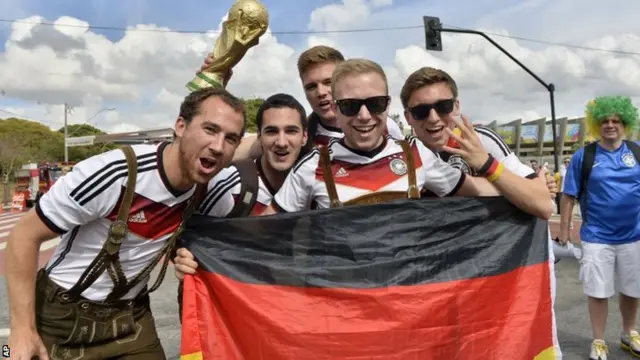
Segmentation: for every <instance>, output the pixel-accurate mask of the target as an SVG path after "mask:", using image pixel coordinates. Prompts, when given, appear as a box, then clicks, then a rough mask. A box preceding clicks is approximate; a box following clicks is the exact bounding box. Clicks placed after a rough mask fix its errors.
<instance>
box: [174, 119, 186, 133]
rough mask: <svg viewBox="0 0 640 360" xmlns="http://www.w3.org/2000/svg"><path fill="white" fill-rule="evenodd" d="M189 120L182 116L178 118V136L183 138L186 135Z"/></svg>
mask: <svg viewBox="0 0 640 360" xmlns="http://www.w3.org/2000/svg"><path fill="white" fill-rule="evenodd" d="M187 125H188V124H187V121H186V120H185V119H184V118H183V117H182V116H180V117H178V118H177V119H176V125H175V131H174V133H175V134H176V137H177V138H181V137H182V135H184V131H185V130H186V129H187Z"/></svg>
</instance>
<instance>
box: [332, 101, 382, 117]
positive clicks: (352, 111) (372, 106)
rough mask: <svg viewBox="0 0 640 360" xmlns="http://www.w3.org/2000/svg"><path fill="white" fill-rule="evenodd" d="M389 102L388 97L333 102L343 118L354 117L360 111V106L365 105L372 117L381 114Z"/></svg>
mask: <svg viewBox="0 0 640 360" xmlns="http://www.w3.org/2000/svg"><path fill="white" fill-rule="evenodd" d="M389 101H391V97H389V96H374V97H370V98H366V99H341V100H336V101H335V102H336V104H337V105H338V108H339V109H340V112H341V113H342V114H343V115H344V116H356V115H358V113H359V112H360V109H362V105H365V106H366V107H367V110H369V112H370V113H371V114H373V115H378V114H382V113H383V112H384V111H385V110H387V106H389Z"/></svg>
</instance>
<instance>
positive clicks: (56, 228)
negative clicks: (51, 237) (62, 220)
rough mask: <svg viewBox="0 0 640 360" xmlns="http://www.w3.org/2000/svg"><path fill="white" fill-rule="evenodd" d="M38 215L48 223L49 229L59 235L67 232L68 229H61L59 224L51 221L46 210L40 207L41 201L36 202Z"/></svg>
mask: <svg viewBox="0 0 640 360" xmlns="http://www.w3.org/2000/svg"><path fill="white" fill-rule="evenodd" d="M36 215H38V217H39V218H40V220H41V221H42V222H43V223H44V224H45V225H47V227H48V228H49V230H51V231H53V232H54V233H56V234H58V235H62V234H64V233H66V232H67V230H64V229H61V228H60V227H59V226H58V225H56V224H55V223H54V222H53V221H51V219H49V218H48V217H47V216H46V215H45V214H44V212H43V211H42V208H40V202H37V203H36Z"/></svg>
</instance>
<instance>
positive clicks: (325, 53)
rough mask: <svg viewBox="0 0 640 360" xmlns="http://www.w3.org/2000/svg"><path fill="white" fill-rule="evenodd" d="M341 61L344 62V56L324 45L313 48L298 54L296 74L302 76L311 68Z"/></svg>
mask: <svg viewBox="0 0 640 360" xmlns="http://www.w3.org/2000/svg"><path fill="white" fill-rule="evenodd" d="M342 61H344V56H343V55H342V53H341V52H340V51H338V50H336V49H334V48H332V47H329V46H324V45H318V46H314V47H312V48H310V49H308V50H305V51H304V52H303V53H302V54H300V57H299V58H298V73H299V74H300V76H302V74H304V73H305V72H306V71H307V70H309V68H310V67H312V66H315V65H319V64H324V63H328V62H331V63H339V62H342Z"/></svg>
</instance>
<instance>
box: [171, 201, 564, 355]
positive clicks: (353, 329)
mask: <svg viewBox="0 0 640 360" xmlns="http://www.w3.org/2000/svg"><path fill="white" fill-rule="evenodd" d="M547 229H548V227H547V222H546V221H543V220H540V219H537V218H535V217H533V216H530V215H528V214H525V213H523V212H521V211H520V210H518V209H516V208H515V207H513V206H512V205H511V204H509V203H508V202H507V201H506V200H504V199H503V198H479V199H468V198H447V199H420V200H408V199H407V200H399V201H394V202H390V203H385V204H378V205H365V206H353V207H345V208H339V209H327V210H316V211H309V212H301V213H289V214H278V215H274V216H266V217H254V218H244V219H213V218H207V217H204V216H195V217H193V218H192V219H191V220H190V222H189V223H188V227H187V230H186V231H185V232H184V235H183V239H182V240H183V241H184V243H185V246H187V247H188V248H189V249H190V251H192V252H193V253H194V255H195V257H196V258H197V260H198V262H199V270H198V273H197V274H196V275H194V276H187V278H186V279H185V282H184V298H183V301H184V308H183V315H182V326H183V327H182V348H181V354H182V356H181V359H182V360H196V359H197V360H199V359H204V360H223V359H224V360H236V359H237V360H241V359H242V360H284V359H286V360H329V359H331V360H335V359H349V360H356V359H357V360H362V359H367V360H368V359H375V360H378V359H379V360H382V359H385V360H414V359H415V360H429V359H434V360H443V359H446V360H454V359H457V360H471V359H483V360H525V359H526V360H531V359H535V360H550V359H556V358H557V356H558V352H557V350H556V349H557V341H556V338H555V324H554V316H553V309H552V307H553V304H552V293H551V291H552V290H551V275H552V274H551V269H552V265H551V264H550V262H549V242H548V232H547Z"/></svg>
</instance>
